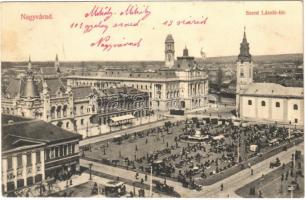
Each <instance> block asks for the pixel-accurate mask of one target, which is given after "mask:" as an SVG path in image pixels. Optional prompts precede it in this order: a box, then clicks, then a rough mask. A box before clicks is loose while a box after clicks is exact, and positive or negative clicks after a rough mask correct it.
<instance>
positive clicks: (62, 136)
mask: <svg viewBox="0 0 305 200" xmlns="http://www.w3.org/2000/svg"><path fill="white" fill-rule="evenodd" d="M12 136H13V137H16V138H23V139H26V140H28V141H33V142H45V143H47V144H52V143H56V142H60V141H66V140H73V139H81V137H82V136H81V135H79V134H76V133H72V132H70V131H66V130H64V129H62V128H59V127H57V126H55V125H53V124H51V123H47V122H44V121H41V120H30V121H23V122H17V123H13V124H9V125H2V141H4V139H5V138H6V137H12ZM7 148H8V147H7Z"/></svg>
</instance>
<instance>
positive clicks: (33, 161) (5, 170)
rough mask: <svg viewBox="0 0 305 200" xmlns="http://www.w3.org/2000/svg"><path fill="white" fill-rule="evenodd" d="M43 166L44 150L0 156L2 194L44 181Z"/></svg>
mask: <svg viewBox="0 0 305 200" xmlns="http://www.w3.org/2000/svg"><path fill="white" fill-rule="evenodd" d="M38 157H39V158H38ZM37 158H38V159H37ZM44 165H45V158H44V149H42V148H37V149H30V150H25V151H23V152H16V153H12V154H7V155H5V156H2V188H3V192H7V191H12V190H15V189H18V188H22V187H24V186H31V185H33V184H35V183H39V182H41V181H42V180H45V171H44Z"/></svg>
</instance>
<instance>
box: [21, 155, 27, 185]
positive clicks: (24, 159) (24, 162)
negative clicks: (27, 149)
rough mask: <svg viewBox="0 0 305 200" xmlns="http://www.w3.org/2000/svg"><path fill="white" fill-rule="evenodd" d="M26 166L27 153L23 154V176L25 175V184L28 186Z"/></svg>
mask: <svg viewBox="0 0 305 200" xmlns="http://www.w3.org/2000/svg"><path fill="white" fill-rule="evenodd" d="M26 167H27V160H26V154H22V177H23V180H24V186H27V181H26V178H27V174H26V172H27V170H26Z"/></svg>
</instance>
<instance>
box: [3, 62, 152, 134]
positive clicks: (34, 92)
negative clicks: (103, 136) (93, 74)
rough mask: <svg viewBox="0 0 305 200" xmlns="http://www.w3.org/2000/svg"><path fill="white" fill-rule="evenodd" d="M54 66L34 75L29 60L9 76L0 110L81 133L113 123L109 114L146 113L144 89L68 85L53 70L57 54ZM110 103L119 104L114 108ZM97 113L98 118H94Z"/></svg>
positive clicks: (143, 114) (56, 64)
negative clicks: (21, 74)
mask: <svg viewBox="0 0 305 200" xmlns="http://www.w3.org/2000/svg"><path fill="white" fill-rule="evenodd" d="M54 66H55V70H54V69H53V70H50V69H46V68H45V69H43V70H41V73H40V74H36V75H35V76H34V72H33V69H32V63H31V61H30V60H29V63H28V69H27V72H26V75H25V76H24V77H22V78H21V79H13V80H11V81H10V83H9V85H8V88H7V90H6V92H5V93H4V94H3V95H2V113H5V114H11V115H19V116H23V117H28V118H35V119H41V120H43V121H45V122H50V123H52V124H54V125H56V126H58V127H61V128H64V129H66V130H69V131H73V132H77V133H81V134H83V136H84V137H86V136H88V132H89V131H90V129H91V128H92V127H98V126H100V125H103V126H105V127H100V129H103V128H106V127H108V126H110V125H111V124H112V123H113V121H112V120H111V118H113V117H118V116H122V115H123V114H124V113H125V114H126V115H129V114H131V115H132V117H134V118H136V119H137V118H142V117H144V116H147V115H149V114H150V112H149V105H148V102H149V96H148V94H147V93H145V92H143V91H139V90H137V89H131V88H128V87H122V88H117V87H116V86H113V87H109V88H107V89H103V90H102V89H101V88H98V87H94V86H73V87H72V86H70V85H69V84H68V85H67V84H66V83H65V81H64V80H63V79H62V78H61V77H60V75H58V74H57V73H59V72H60V69H59V64H58V58H57V56H56V61H55V65H54ZM50 72H51V73H50ZM124 91H127V92H124ZM105 99H108V102H109V103H108V104H105V103H104V102H105V101H106V100H105ZM111 101H113V102H112V104H110V102H111ZM99 102H102V103H101V104H99ZM114 104H116V105H118V106H119V107H115V108H114V106H113V105H114ZM137 105H141V106H137ZM140 107H141V108H140ZM119 111H120V112H119ZM98 115H100V116H101V117H100V118H101V119H99V120H100V121H99V120H95V118H96V117H97V116H98ZM116 120H117V119H116ZM101 122H103V123H101ZM129 122H132V119H130V121H129Z"/></svg>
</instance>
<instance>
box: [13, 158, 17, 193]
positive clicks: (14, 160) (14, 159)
mask: <svg viewBox="0 0 305 200" xmlns="http://www.w3.org/2000/svg"><path fill="white" fill-rule="evenodd" d="M12 168H13V174H14V185H15V188H16V187H17V156H16V155H15V156H13V157H12Z"/></svg>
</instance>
